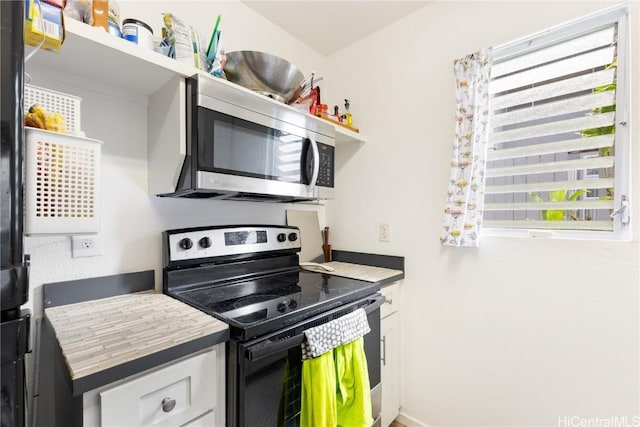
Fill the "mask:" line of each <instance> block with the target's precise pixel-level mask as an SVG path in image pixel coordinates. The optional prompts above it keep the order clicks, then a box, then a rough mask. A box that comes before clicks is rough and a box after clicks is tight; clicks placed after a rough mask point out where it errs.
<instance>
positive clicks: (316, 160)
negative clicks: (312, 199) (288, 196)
mask: <svg viewBox="0 0 640 427" xmlns="http://www.w3.org/2000/svg"><path fill="white" fill-rule="evenodd" d="M309 142H310V145H311V152H312V153H313V172H312V173H311V180H310V181H309V187H311V189H312V190H313V189H314V188H315V186H316V182H318V174H319V173H320V153H319V151H318V143H317V142H316V141H314V140H313V139H309Z"/></svg>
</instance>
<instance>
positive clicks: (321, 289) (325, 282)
mask: <svg viewBox="0 0 640 427" xmlns="http://www.w3.org/2000/svg"><path fill="white" fill-rule="evenodd" d="M376 290H377V289H376V287H375V286H374V284H373V283H369V282H364V281H361V280H354V279H347V278H343V277H338V276H331V275H328V274H321V273H314V272H309V271H292V272H287V273H281V274H276V275H270V276H263V277H258V278H254V279H251V280H243V281H239V282H235V283H225V284H215V285H202V286H199V287H198V288H196V289H189V290H183V291H178V292H174V293H172V294H173V296H174V297H176V298H177V299H180V300H181V301H184V302H186V303H188V304H190V305H192V306H194V307H197V308H199V309H200V310H203V311H205V312H207V313H209V314H211V315H213V316H215V317H217V318H219V319H221V320H223V321H225V322H226V323H228V324H229V325H230V326H231V327H232V331H231V332H232V335H236V336H239V335H241V336H243V337H245V338H249V337H252V336H256V335H257V334H258V333H266V332H270V331H273V330H277V329H279V328H281V327H282V326H285V325H289V324H292V323H294V322H295V321H299V320H302V319H303V318H305V317H308V316H311V315H315V314H316V313H320V312H322V311H325V310H329V309H331V308H334V307H337V306H339V305H342V304H345V303H347V302H351V301H354V300H356V299H359V298H362V297H365V296H367V295H369V294H371V293H373V292H375V291H376ZM234 331H235V333H234Z"/></svg>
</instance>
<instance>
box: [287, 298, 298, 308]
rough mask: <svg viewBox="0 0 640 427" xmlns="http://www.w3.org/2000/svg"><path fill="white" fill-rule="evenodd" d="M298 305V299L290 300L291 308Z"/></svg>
mask: <svg viewBox="0 0 640 427" xmlns="http://www.w3.org/2000/svg"><path fill="white" fill-rule="evenodd" d="M297 306H298V301H296V300H294V299H292V300H291V301H290V302H289V308H292V309H294V308H296V307H297Z"/></svg>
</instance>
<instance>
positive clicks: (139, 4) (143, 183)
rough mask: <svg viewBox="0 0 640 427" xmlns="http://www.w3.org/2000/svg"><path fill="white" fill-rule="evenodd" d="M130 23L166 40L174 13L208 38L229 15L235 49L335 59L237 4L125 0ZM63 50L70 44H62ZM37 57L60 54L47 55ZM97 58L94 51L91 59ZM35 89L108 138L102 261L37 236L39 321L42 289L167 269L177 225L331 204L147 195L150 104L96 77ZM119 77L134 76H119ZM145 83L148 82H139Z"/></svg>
mask: <svg viewBox="0 0 640 427" xmlns="http://www.w3.org/2000/svg"><path fill="white" fill-rule="evenodd" d="M119 4H120V10H121V17H122V18H129V17H135V18H138V19H141V20H142V21H144V22H147V23H148V24H149V25H151V26H152V27H153V28H154V30H155V31H154V32H155V33H159V31H160V30H159V29H160V28H161V26H162V17H161V13H162V12H172V13H174V14H175V15H176V16H178V17H179V18H181V19H183V20H184V21H186V22H189V23H190V24H191V25H193V26H194V27H195V28H197V29H198V30H199V31H200V32H201V33H202V34H203V35H205V36H206V37H205V38H207V40H208V36H209V34H210V33H211V31H212V29H213V25H214V23H215V19H216V16H217V15H218V13H220V14H222V21H221V28H222V29H223V39H222V42H223V44H224V46H225V47H226V49H227V51H232V50H244V49H246V50H261V51H266V52H270V53H273V54H276V55H278V56H281V57H283V58H286V59H288V60H289V61H291V62H292V63H294V64H296V65H297V66H298V67H299V68H300V69H301V70H302V71H303V72H306V70H309V71H310V70H312V69H316V70H320V71H322V70H323V69H324V68H325V67H324V64H325V63H326V61H327V59H326V58H325V57H323V56H321V55H320V54H318V53H317V52H315V51H314V50H312V49H310V48H309V47H307V46H306V45H304V44H303V43H301V42H300V41H298V40H296V39H295V38H293V37H291V36H290V35H289V34H287V33H286V32H284V31H283V30H282V29H281V28H280V27H277V26H275V25H274V24H272V23H271V22H269V21H267V20H266V19H264V18H262V17H261V16H259V15H257V14H256V13H255V12H254V11H253V10H251V9H249V8H247V7H246V6H244V5H243V4H242V3H240V2H237V1H225V2H213V1H207V2H204V1H189V2H187V1H165V2H155V1H154V2H151V1H134V0H120V1H119ZM63 49H64V46H63ZM38 55H53V54H52V53H48V52H41V53H38ZM87 55H88V59H87V60H90V55H91V52H87ZM27 71H28V72H29V73H30V74H31V76H32V78H33V81H32V84H34V85H36V86H42V87H46V88H50V89H54V90H58V91H61V92H64V93H69V94H73V95H76V96H80V97H81V98H82V99H83V102H82V126H81V127H82V130H83V131H84V132H85V133H86V135H87V136H88V137H91V138H96V139H100V140H102V141H104V145H103V149H102V155H103V158H102V173H101V180H100V185H101V197H100V202H101V205H102V206H101V209H100V215H101V219H100V233H99V234H98V238H99V241H100V243H101V245H102V248H103V255H102V256H98V257H90V258H72V257H71V243H70V238H69V237H67V236H33V237H26V239H25V253H28V254H30V255H31V270H30V297H29V305H30V306H31V307H33V308H34V314H35V316H36V317H39V316H41V310H42V308H41V304H42V295H41V290H42V289H41V285H42V284H44V283H51V282H58V281H64V280H73V279H79V278H86V277H96V276H104V275H111V274H119V273H126V272H133V271H140V270H148V269H153V270H155V272H156V275H155V277H156V287H158V288H160V287H161V285H162V283H161V280H162V279H161V278H162V276H161V272H162V245H161V238H160V237H161V232H162V231H163V230H167V229H171V228H179V227H195V226H203V225H218V224H242V223H250V224H255V223H263V224H284V223H285V210H286V209H301V210H302V209H312V210H316V211H318V214H319V216H320V221H321V223H324V207H323V206H318V205H300V204H296V205H291V204H279V203H273V204H272V203H255V202H234V201H214V200H206V199H203V200H188V199H170V198H158V197H155V196H153V195H149V194H148V193H147V98H146V97H144V98H140V97H137V96H136V95H134V94H130V93H127V92H125V91H123V90H122V89H120V88H115V87H109V86H105V85H104V84H102V83H100V82H94V81H91V77H90V76H76V75H70V74H65V75H61V74H60V73H56V72H55V71H52V70H46V71H45V70H42V69H40V70H37V69H33V67H29V64H27ZM113 72H116V73H126V72H127V70H119V69H114V70H113ZM131 78H139V79H144V76H131Z"/></svg>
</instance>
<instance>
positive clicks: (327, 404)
mask: <svg viewBox="0 0 640 427" xmlns="http://www.w3.org/2000/svg"><path fill="white" fill-rule="evenodd" d="M336 409H337V405H336V370H335V363H334V361H333V351H328V352H326V353H324V354H322V355H320V356H318V357H316V358H314V359H307V360H305V361H304V362H302V403H301V408H300V426H301V427H332V426H335V425H337V420H338V415H337V412H336Z"/></svg>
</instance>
